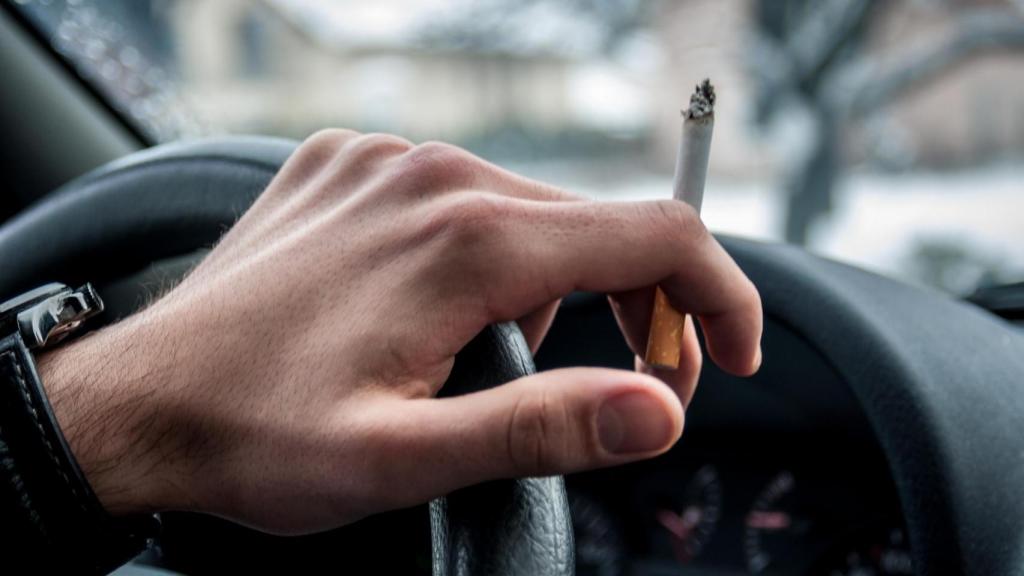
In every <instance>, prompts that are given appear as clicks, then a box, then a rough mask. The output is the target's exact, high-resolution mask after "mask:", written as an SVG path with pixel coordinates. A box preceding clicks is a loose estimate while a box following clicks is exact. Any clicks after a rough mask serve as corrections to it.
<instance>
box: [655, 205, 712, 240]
mask: <svg viewBox="0 0 1024 576" xmlns="http://www.w3.org/2000/svg"><path fill="white" fill-rule="evenodd" d="M653 210H654V211H655V212H656V213H655V214H654V219H653V221H654V222H655V223H656V224H657V226H656V228H657V229H658V232H659V233H661V234H664V235H665V236H666V237H668V238H671V239H673V240H675V241H677V242H679V243H681V244H689V245H697V244H701V243H703V242H704V241H706V240H707V239H708V238H709V237H710V235H711V234H710V232H708V229H707V227H706V226H704V222H702V221H701V219H700V216H699V215H698V214H697V211H696V210H694V209H693V207H692V206H690V205H688V204H686V203H684V202H679V201H678V200H659V201H657V202H654V203H653Z"/></svg>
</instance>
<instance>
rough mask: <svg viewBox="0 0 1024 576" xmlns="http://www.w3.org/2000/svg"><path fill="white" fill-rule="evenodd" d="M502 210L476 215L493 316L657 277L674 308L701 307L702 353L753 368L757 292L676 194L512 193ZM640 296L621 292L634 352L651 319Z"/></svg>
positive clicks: (732, 368) (737, 367)
mask: <svg viewBox="0 0 1024 576" xmlns="http://www.w3.org/2000/svg"><path fill="white" fill-rule="evenodd" d="M501 211H502V214H501V215H500V217H495V218H490V219H488V218H482V220H483V221H485V222H486V223H487V224H488V225H489V228H488V230H487V234H489V235H490V238H491V239H490V240H489V243H488V244H487V250H483V251H481V254H480V257H479V258H480V260H481V262H480V263H479V266H481V267H482V269H483V274H482V277H484V278H487V279H488V283H487V286H486V288H487V289H488V290H489V291H490V292H489V293H488V295H487V306H488V309H489V310H490V311H491V312H492V313H493V314H494V316H495V317H494V318H492V320H508V319H512V318H517V317H520V316H522V315H523V314H526V313H528V312H529V311H531V310H533V309H535V308H536V307H537V306H539V305H541V304H542V303H545V302H550V301H551V300H553V299H555V298H559V297H562V296H564V295H566V294H568V293H569V292H572V291H574V290H587V291H594V292H605V293H629V292H630V291H633V290H637V289H639V288H644V287H650V286H654V285H660V286H661V287H662V289H663V290H664V291H665V293H666V294H667V295H668V297H669V299H670V300H671V302H672V305H673V306H674V307H676V309H677V310H679V311H680V312H683V313H689V314H695V315H697V316H698V318H699V319H700V321H701V325H702V327H703V328H704V333H705V337H706V339H707V346H708V353H709V355H710V356H711V358H712V360H714V361H715V362H716V363H717V364H718V365H719V366H721V367H722V369H724V370H726V371H728V372H731V373H733V374H738V375H749V374H752V373H753V372H755V371H756V370H757V367H758V365H759V362H760V352H759V349H760V339H761V327H762V326H761V325H762V318H761V301H760V297H759V296H758V294H757V290H756V289H755V288H754V286H753V284H752V283H751V282H750V280H749V279H747V277H746V276H745V275H744V274H743V272H742V271H741V270H740V269H739V267H738V266H737V265H736V263H735V262H734V261H733V260H732V258H731V257H730V256H729V255H728V254H727V253H726V252H725V250H724V249H723V248H722V247H721V245H719V244H718V242H717V241H716V240H715V239H714V237H712V236H711V235H710V234H709V233H708V232H707V230H706V229H705V228H704V226H703V224H702V223H701V222H700V219H699V218H698V217H697V215H696V213H695V212H694V211H693V209H692V208H690V207H688V206H686V205H685V204H683V203H681V202H676V201H660V202H641V203H605V202H565V203H547V204H538V203H533V202H519V203H510V204H509V205H505V206H502V207H501ZM481 236H482V235H481ZM495 236H497V237H498V238H499V240H494V239H493V238H494V237H495ZM502 239H503V240H502ZM638 298H640V294H632V295H630V296H627V297H626V299H627V300H629V301H630V302H631V303H632V304H631V309H632V310H634V312H632V313H631V314H630V315H629V317H630V318H633V319H634V321H633V322H634V324H633V325H632V327H631V328H630V329H629V330H627V338H631V339H632V340H633V342H632V345H633V346H634V349H635V350H637V351H639V349H640V347H639V345H638V344H639V339H640V338H641V336H640V335H639V334H641V333H642V332H643V331H644V330H645V329H641V328H640V326H642V324H641V322H646V321H649V320H643V321H641V320H640V318H642V317H643V311H645V310H646V308H645V306H646V305H643V306H642V305H641V304H639V303H638V302H640V301H639V300H638ZM637 311H639V312H637ZM648 318H649V317H648Z"/></svg>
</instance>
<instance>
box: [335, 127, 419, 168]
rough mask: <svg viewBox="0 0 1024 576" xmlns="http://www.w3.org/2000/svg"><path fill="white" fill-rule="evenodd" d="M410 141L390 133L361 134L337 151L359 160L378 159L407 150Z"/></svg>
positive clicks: (409, 146) (410, 146)
mask: <svg viewBox="0 0 1024 576" xmlns="http://www.w3.org/2000/svg"><path fill="white" fill-rule="evenodd" d="M411 148H412V143H411V142H409V141H408V140H406V139H404V138H399V137H398V136H392V135H390V134H379V133H373V134H363V135H361V136H357V137H355V138H352V139H351V140H349V141H348V143H347V144H346V145H345V146H344V147H343V149H342V150H341V151H339V152H340V153H341V154H342V155H344V156H345V157H346V158H349V159H354V160H356V161H359V162H363V161H373V160H380V159H382V158H387V157H389V156H392V155H394V154H401V153H404V152H407V151H408V150H410V149H411Z"/></svg>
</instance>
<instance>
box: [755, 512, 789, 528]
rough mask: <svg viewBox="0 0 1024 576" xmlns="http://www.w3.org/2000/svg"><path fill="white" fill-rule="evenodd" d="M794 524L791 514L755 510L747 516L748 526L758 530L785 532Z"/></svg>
mask: <svg viewBox="0 0 1024 576" xmlns="http://www.w3.org/2000/svg"><path fill="white" fill-rule="evenodd" d="M790 524H792V522H791V520H790V517H789V514H786V513H785V512H769V511H763V510H755V511H753V512H751V513H750V514H747V526H748V527H750V528H756V529H758V530H784V529H786V528H789V526H790Z"/></svg>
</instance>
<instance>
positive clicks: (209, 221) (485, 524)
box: [0, 138, 574, 576]
mask: <svg viewBox="0 0 1024 576" xmlns="http://www.w3.org/2000/svg"><path fill="white" fill-rule="evenodd" d="M296 146H297V143H295V142H292V141H288V140H279V139H270V138H226V139H220V140H212V141H206V142H198V143H185V144H177V145H169V146H162V147H159V148H156V149H151V150H148V151H144V152H140V153H138V154H133V155H130V156H128V157H126V158H124V159H121V160H119V161H116V162H113V163H111V164H109V165H107V166H104V167H102V168H100V169H98V170H96V171H94V172H92V173H90V174H87V175H85V176H84V177H82V178H79V179H77V180H75V181H73V182H71V183H69V184H68V185H66V186H64V187H63V188H62V189H61V190H59V191H58V192H56V193H54V194H53V195H51V196H49V197H48V198H47V199H46V200H45V201H43V202H42V203H40V204H38V205H36V206H34V207H33V208H31V209H30V210H28V211H26V212H25V213H23V214H22V215H20V216H19V217H18V218H16V219H15V220H14V221H12V222H10V223H8V224H7V225H6V226H4V227H3V228H2V229H0V262H2V263H3V272H2V275H0V294H2V295H7V294H17V293H19V292H21V291H23V290H25V289H28V288H30V287H33V286H35V285H37V284H42V283H45V282H47V281H61V282H65V283H68V284H79V283H83V282H87V281H88V282H92V283H93V284H94V285H96V286H97V287H98V289H99V292H100V294H101V295H102V296H103V297H104V299H105V301H106V303H107V310H106V311H105V312H104V314H103V316H102V317H101V320H102V321H105V322H108V323H109V322H112V321H115V320H117V319H118V318H121V317H124V316H126V315H128V314H131V313H132V312H134V311H135V310H136V309H137V308H138V307H140V306H141V305H142V304H143V303H144V302H146V301H147V300H148V299H149V298H150V297H152V296H153V292H154V291H155V290H157V289H161V288H166V287H167V286H168V285H169V284H173V283H174V282H176V281H177V280H180V279H181V277H182V276H183V274H184V273H185V272H187V270H188V269H189V268H190V267H191V266H192V265H194V263H195V262H197V261H198V259H199V258H201V257H202V256H203V255H204V254H205V250H204V249H205V248H207V247H209V246H210V245H212V244H213V243H214V242H216V240H217V239H218V237H219V236H220V235H221V234H222V233H223V232H224V231H225V230H226V229H227V228H228V227H230V226H231V225H232V224H233V223H234V221H235V220H237V218H238V217H239V216H240V215H241V214H242V213H243V212H244V211H245V210H246V209H247V208H248V206H249V205H250V204H251V203H252V202H253V200H255V198H256V197H257V196H258V195H259V194H260V193H261V192H262V191H263V189H264V188H265V187H266V186H267V184H268V183H269V182H270V180H271V178H273V176H274V174H276V173H277V171H278V169H279V168H280V167H281V165H282V164H283V163H284V161H285V160H286V159H287V157H288V156H289V155H290V154H291V153H292V151H293V150H294V149H295V147H296ZM532 372H534V366H533V360H532V356H531V354H530V351H529V347H528V346H527V344H526V341H525V339H524V338H523V335H522V334H521V333H520V332H519V329H518V328H517V327H516V325H515V324H514V323H508V324H501V325H494V326H489V327H487V328H486V329H484V330H483V331H482V332H481V333H480V334H479V335H478V336H477V337H476V338H475V339H474V340H473V341H472V342H470V343H469V345H467V346H466V347H465V348H464V349H463V350H462V351H461V352H460V353H459V354H458V355H457V356H456V359H455V364H454V367H453V369H452V373H451V376H450V377H449V380H448V382H447V383H446V384H445V386H444V388H443V393H444V394H446V395H451V394H462V393H468V392H473V391H476V390H480V389H484V388H489V387H492V386H497V385H499V384H502V383H504V382H507V381H509V380H512V379H515V378H519V377H521V376H525V375H528V374H530V373H532ZM392 518H393V521H396V522H398V521H402V520H403V519H405V518H406V517H405V516H402V515H395V516H392ZM210 522H214V528H213V537H214V538H215V539H216V538H218V537H217V533H218V531H219V532H221V533H222V534H230V539H231V540H232V541H233V542H234V543H235V545H236V546H239V545H240V546H241V547H242V548H248V549H250V550H251V549H252V548H253V546H254V545H256V546H266V545H267V544H268V542H270V541H272V540H281V541H287V542H288V544H287V545H286V549H287V548H291V549H292V550H296V551H297V553H300V554H301V546H299V547H296V545H295V543H296V542H299V541H302V540H303V538H291V539H276V538H274V537H270V536H267V535H262V534H258V533H256V532H254V531H250V530H247V529H242V528H240V527H236V526H230V525H228V524H227V523H226V522H223V521H216V520H214V519H210V518H203V517H201V516H199V515H195V514H186V513H173V514H166V515H164V527H163V534H162V536H161V540H164V541H165V543H164V544H165V545H164V547H163V551H164V558H163V562H164V563H165V564H166V565H168V566H169V567H173V568H178V569H182V570H184V571H187V572H190V573H196V572H209V571H219V570H220V569H223V568H231V567H234V568H237V565H234V566H233V565H232V562H233V560H232V559H223V558H221V559H215V558H211V557H210V555H209V554H207V553H206V551H208V550H209V546H204V543H203V542H201V541H200V539H201V538H206V537H207V536H209V532H208V531H209V523H210ZM429 525H430V533H431V554H430V556H431V564H432V568H433V573H434V574H435V576H469V575H480V574H493V575H495V576H536V575H540V576H568V575H570V574H573V572H574V557H573V554H574V549H573V539H572V525H571V521H570V517H569V508H568V502H567V499H566V495H565V486H564V483H563V481H562V478H561V477H550V478H526V479H520V480H502V481H493V482H488V483H485V484H481V485H478V486H473V487H469V488H466V489H463V490H459V491H456V492H454V493H452V494H450V495H448V496H447V497H443V498H439V499H436V500H434V501H433V502H431V503H430V505H429ZM226 538H227V537H225V538H222V540H223V539H226ZM305 538H307V539H308V538H310V537H305ZM312 538H314V539H315V537H312ZM196 551H199V552H198V553H197V552H196ZM235 553H237V551H236V552H235ZM295 560H297V561H300V562H301V560H302V559H301V558H296V559H295ZM263 567H264V568H265V567H266V565H263ZM291 568H293V569H294V565H292V566H291Z"/></svg>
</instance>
